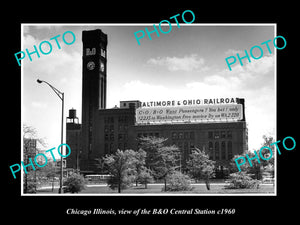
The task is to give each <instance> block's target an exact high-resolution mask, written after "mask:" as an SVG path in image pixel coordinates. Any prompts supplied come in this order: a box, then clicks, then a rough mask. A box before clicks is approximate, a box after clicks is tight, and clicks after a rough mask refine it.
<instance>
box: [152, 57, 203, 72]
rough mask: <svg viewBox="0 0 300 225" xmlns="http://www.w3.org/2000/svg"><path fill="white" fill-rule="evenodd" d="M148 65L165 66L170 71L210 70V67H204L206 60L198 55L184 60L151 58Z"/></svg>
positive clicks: (178, 58)
mask: <svg viewBox="0 0 300 225" xmlns="http://www.w3.org/2000/svg"><path fill="white" fill-rule="evenodd" d="M147 63H148V64H150V65H154V66H164V67H166V68H167V69H168V70H169V71H195V70H202V71H203V70H208V67H207V66H204V63H205V61H204V59H203V58H201V57H199V56H198V55H197V54H191V55H185V56H184V57H182V58H180V57H175V56H173V57H169V56H167V57H157V58H151V59H149V60H148V61H147Z"/></svg>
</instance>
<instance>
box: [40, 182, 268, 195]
mask: <svg viewBox="0 0 300 225" xmlns="http://www.w3.org/2000/svg"><path fill="white" fill-rule="evenodd" d="M163 187H164V185H163V184H159V185H148V188H147V189H145V188H144V185H141V186H137V187H136V186H133V187H130V188H128V189H125V190H122V193H121V194H141V195H144V194H158V195H160V194H225V195H226V194H274V187H273V185H261V186H260V188H259V189H226V188H225V184H221V185H212V184H211V186H210V188H211V189H210V190H207V189H206V186H205V185H195V186H194V189H193V190H192V191H180V192H163V191H162V189H163ZM57 193H58V191H57V188H54V191H53V192H52V190H51V188H50V189H40V190H38V192H37V194H57ZM68 194H70V193H68ZM79 194H118V192H117V190H111V189H110V188H109V187H107V186H100V187H99V186H90V187H86V189H85V190H83V191H82V192H80V193H79Z"/></svg>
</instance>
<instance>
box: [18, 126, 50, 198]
mask: <svg viewBox="0 0 300 225" xmlns="http://www.w3.org/2000/svg"><path fill="white" fill-rule="evenodd" d="M37 143H39V144H41V145H42V146H43V147H45V146H46V143H45V141H44V140H43V139H42V138H37V132H36V129H35V128H34V127H32V126H29V125H26V124H23V159H24V160H23V161H24V163H25V165H28V164H29V158H32V159H33V158H34V157H35V156H36V155H37V154H38V153H39V150H38V149H37ZM37 169H38V170H39V169H40V168H37ZM37 169H36V170H32V169H31V168H27V169H26V170H27V171H28V172H27V173H24V179H23V188H24V193H35V192H36V188H37V185H38V184H39V183H40V182H38V180H37Z"/></svg>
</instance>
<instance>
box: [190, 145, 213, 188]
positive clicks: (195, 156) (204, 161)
mask: <svg viewBox="0 0 300 225" xmlns="http://www.w3.org/2000/svg"><path fill="white" fill-rule="evenodd" d="M187 169H188V171H189V174H190V175H191V176H192V177H193V178H195V179H196V180H198V179H204V181H205V184H206V188H207V190H210V181H209V179H210V178H212V177H214V169H215V161H212V160H210V159H209V156H208V155H207V154H205V152H204V151H201V150H200V149H198V148H195V149H194V150H193V151H192V154H190V159H189V160H188V161H187Z"/></svg>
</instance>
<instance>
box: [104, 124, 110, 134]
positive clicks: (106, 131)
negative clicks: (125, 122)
mask: <svg viewBox="0 0 300 225" xmlns="http://www.w3.org/2000/svg"><path fill="white" fill-rule="evenodd" d="M108 130H109V129H108V126H107V125H105V126H104V133H108Z"/></svg>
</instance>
